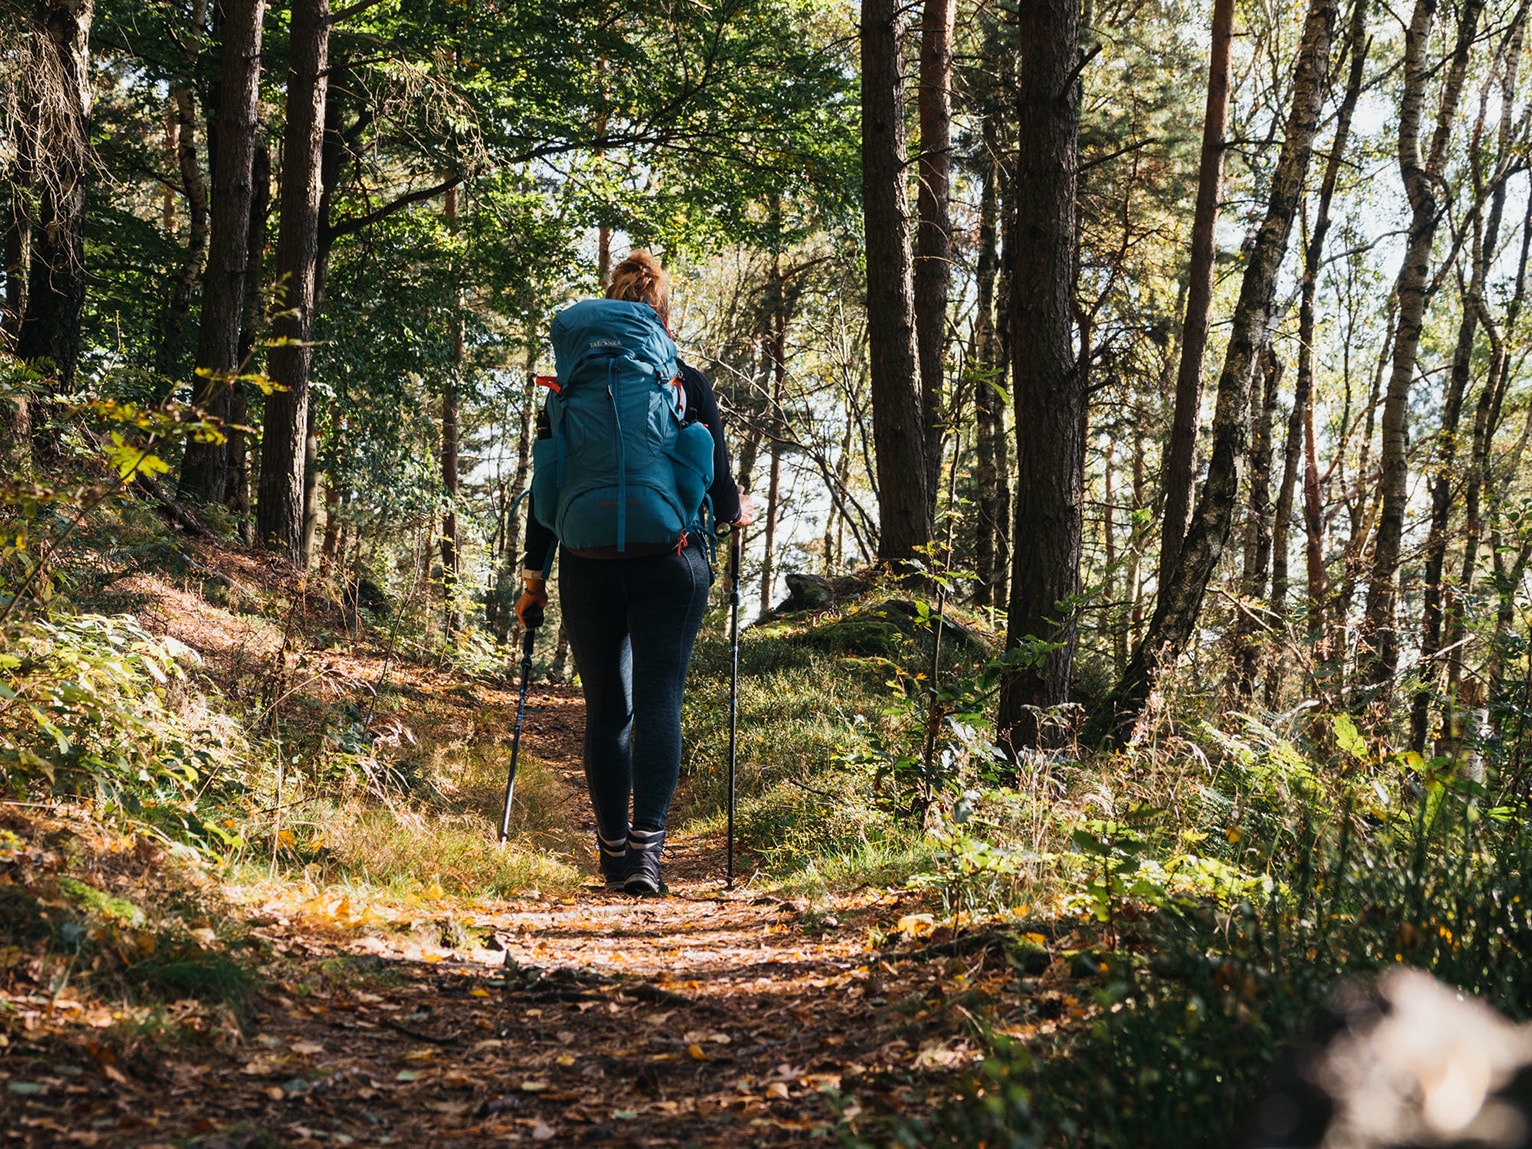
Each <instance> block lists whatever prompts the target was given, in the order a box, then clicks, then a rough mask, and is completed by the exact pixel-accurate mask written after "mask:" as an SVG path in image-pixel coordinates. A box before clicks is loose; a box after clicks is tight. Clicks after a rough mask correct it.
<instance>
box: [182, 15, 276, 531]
mask: <svg viewBox="0 0 1532 1149" xmlns="http://www.w3.org/2000/svg"><path fill="white" fill-rule="evenodd" d="M265 10H266V3H265V0H227V3H225V4H224V5H223V11H224V22H223V67H222V79H221V81H220V84H219V99H218V127H217V137H218V151H217V156H216V158H215V159H214V165H215V166H214V168H213V206H212V217H211V221H210V227H209V236H208V260H207V270H206V272H205V273H204V275H203V278H202V318H201V325H200V327H199V328H198V332H197V379H196V381H195V383H194V384H193V386H192V402H193V403H195V404H197V405H198V406H200V407H201V408H202V409H203V410H204V411H206V412H207V414H208V415H210V416H212V417H214V418H216V419H219V420H221V421H222V422H223V423H225V424H227V423H229V422H232V418H231V416H232V414H233V408H234V384H233V382H232V379H231V377H232V376H234V375H236V374H238V373H239V364H240V330H241V328H242V326H243V322H244V317H245V279H246V276H247V274H248V271H249V262H250V207H251V203H252V201H253V199H254V196H255V190H254V187H255V181H254V176H255V143H256V133H257V131H258V129H259V121H258V117H259V114H260V109H259V102H260V80H261V22H262V18H263V16H264V15H265ZM187 102H188V103H190V97H189V94H188V101H187ZM183 131H184V129H183ZM210 135H211V133H210ZM183 146H184V144H183ZM229 463H230V451H229V443H228V440H227V439H225V440H224V441H223V442H218V443H198V442H192V443H188V444H187V445H186V455H185V458H184V459H183V460H182V463H181V483H180V488H179V493H180V495H181V496H182V497H183V498H190V499H195V500H197V501H199V502H203V503H221V502H224V501H225V500H226V498H227V497H228V495H229V494H230V487H231V483H230V481H229V479H230V474H229V472H230V467H229Z"/></svg>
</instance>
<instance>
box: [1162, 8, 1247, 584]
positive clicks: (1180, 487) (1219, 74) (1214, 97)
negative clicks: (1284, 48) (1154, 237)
mask: <svg viewBox="0 0 1532 1149" xmlns="http://www.w3.org/2000/svg"><path fill="white" fill-rule="evenodd" d="M1233 38H1234V0H1214V3H1213V29H1212V50H1211V52H1210V53H1209V56H1208V98H1207V110H1206V111H1205V112H1204V113H1203V118H1202V159H1201V162H1200V165H1199V167H1198V171H1197V207H1196V212H1195V214H1194V215H1193V216H1192V250H1191V262H1190V265H1189V267H1188V269H1187V290H1186V318H1185V320H1184V322H1183V323H1182V325H1181V367H1180V370H1179V371H1178V372H1177V373H1176V404H1175V413H1174V415H1173V416H1172V417H1171V423H1170V449H1169V451H1168V453H1167V458H1166V463H1165V484H1164V486H1165V521H1164V526H1163V528H1162V533H1161V537H1160V586H1161V587H1164V586H1165V585H1166V584H1167V583H1168V582H1169V581H1170V572H1171V570H1172V568H1174V566H1175V564H1176V559H1177V557H1178V556H1179V555H1180V553H1181V544H1182V542H1183V541H1184V540H1185V538H1186V528H1187V524H1188V523H1189V521H1190V518H1191V513H1192V494H1193V487H1194V485H1195V483H1196V479H1197V424H1198V422H1199V418H1200V412H1201V409H1202V357H1203V354H1204V353H1205V352H1206V350H1207V341H1208V327H1209V326H1210V323H1211V320H1212V314H1213V256H1214V247H1215V245H1214V239H1215V233H1216V231H1217V228H1218V196H1219V192H1220V189H1221V188H1222V186H1223V154H1224V125H1225V123H1226V122H1227V120H1228V115H1229V45H1230V43H1231V42H1232V41H1233Z"/></svg>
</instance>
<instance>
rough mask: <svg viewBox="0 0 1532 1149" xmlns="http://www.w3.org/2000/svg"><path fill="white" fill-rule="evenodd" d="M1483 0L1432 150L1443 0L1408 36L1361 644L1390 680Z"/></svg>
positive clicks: (1452, 70) (1474, 6)
mask: <svg viewBox="0 0 1532 1149" xmlns="http://www.w3.org/2000/svg"><path fill="white" fill-rule="evenodd" d="M1483 7H1484V5H1483V2H1482V0H1466V2H1465V3H1464V5H1463V8H1462V11H1461V12H1460V13H1459V16H1458V34H1457V44H1456V46H1455V48H1454V51H1453V55H1452V59H1451V61H1450V64H1449V67H1448V69H1447V75H1446V79H1445V81H1444V82H1443V85H1442V97H1441V105H1440V108H1439V111H1438V112H1437V117H1436V130H1435V133H1434V135H1433V137H1432V140H1431V147H1430V151H1429V152H1428V153H1426V154H1425V155H1422V153H1421V144H1420V135H1421V114H1422V110H1423V107H1424V104H1425V96H1426V85H1427V82H1428V80H1429V77H1430V73H1431V67H1430V62H1429V61H1428V60H1427V58H1426V57H1427V51H1428V49H1429V41H1430V34H1431V25H1432V22H1433V20H1434V18H1435V15H1436V0H1416V4H1415V9H1414V12H1413V13H1412V14H1411V16H1410V23H1409V26H1408V27H1407V28H1406V29H1405V36H1404V95H1403V97H1402V98H1401V100H1400V105H1399V129H1398V130H1399V149H1398V156H1399V174H1400V178H1401V179H1402V180H1403V182H1404V190H1405V194H1406V195H1407V196H1408V197H1409V201H1410V231H1409V239H1408V241H1407V243H1406V246H1405V254H1404V263H1403V264H1402V265H1401V266H1400V268H1399V276H1398V279H1397V280H1396V282H1395V293H1396V294H1397V296H1398V299H1399V325H1398V327H1397V328H1396V329H1395V332H1394V344H1393V355H1392V363H1391V367H1390V371H1389V377H1388V389H1387V391H1386V392H1385V394H1384V399H1383V441H1382V445H1381V449H1380V453H1379V456H1378V462H1379V465H1380V467H1381V468H1382V478H1381V484H1380V492H1381V503H1380V506H1379V512H1378V533H1377V537H1376V539H1375V540H1374V542H1373V550H1372V571H1371V575H1370V577H1369V580H1368V585H1367V611H1366V615H1365V617H1364V619H1363V625H1362V633H1361V641H1360V644H1359V646H1358V651H1357V673H1358V676H1359V677H1360V678H1361V679H1362V681H1364V682H1367V683H1370V684H1372V685H1384V684H1388V683H1390V682H1391V681H1392V679H1393V677H1394V672H1395V671H1396V670H1397V669H1398V668H1399V630H1398V618H1397V604H1398V597H1399V557H1400V548H1401V545H1402V543H1403V539H1404V512H1405V505H1406V503H1407V502H1408V501H1409V477H1410V476H1409V460H1408V457H1407V450H1408V447H1409V406H1410V388H1411V385H1412V384H1413V383H1414V380H1415V355H1416V352H1417V351H1418V349H1419V347H1420V332H1421V328H1422V327H1423V326H1424V324H1425V314H1426V303H1427V298H1426V296H1427V288H1428V282H1429V279H1430V273H1431V245H1432V243H1433V242H1434V241H1435V239H1436V227H1437V223H1438V221H1439V220H1440V218H1441V205H1440V203H1439V201H1438V199H1437V192H1438V189H1439V188H1440V187H1441V175H1442V169H1443V166H1444V164H1445V162H1446V158H1447V143H1448V141H1449V140H1450V139H1451V135H1452V125H1453V121H1454V119H1455V118H1456V116H1457V105H1458V97H1459V96H1460V94H1461V93H1462V90H1463V76H1464V73H1465V71H1466V70H1467V66H1468V54H1469V49H1470V47H1471V46H1472V44H1473V38H1474V34H1475V32H1476V30H1477V28H1478V20H1479V14H1480V12H1481V11H1482V10H1483Z"/></svg>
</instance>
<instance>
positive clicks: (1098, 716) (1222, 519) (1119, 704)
mask: <svg viewBox="0 0 1532 1149" xmlns="http://www.w3.org/2000/svg"><path fill="white" fill-rule="evenodd" d="M1337 5H1338V0H1310V4H1309V10H1308V16H1307V18H1306V19H1305V21H1304V28H1303V39H1302V42H1301V43H1300V45H1299V49H1298V58H1297V62H1296V67H1295V69H1294V80H1293V102H1292V107H1291V109H1290V111H1289V114H1288V120H1287V131H1286V135H1285V138H1284V139H1283V141H1282V150H1281V153H1280V155H1279V156H1278V158H1277V167H1276V170H1275V172H1273V174H1272V183H1271V192H1270V197H1269V199H1268V201H1267V205H1266V215H1265V218H1264V219H1263V220H1262V222H1261V226H1260V230H1259V231H1257V233H1256V237H1255V243H1254V246H1253V247H1252V249H1251V252H1250V260H1249V263H1248V264H1246V267H1245V275H1244V279H1243V281H1242V282H1241V284H1240V293H1239V301H1238V303H1237V304H1236V305H1235V308H1234V318H1233V322H1232V324H1231V328H1230V332H1229V345H1228V349H1227V350H1226V351H1225V353H1224V362H1223V368H1222V370H1221V371H1220V372H1219V376H1218V398H1217V403H1216V406H1215V410H1214V415H1213V452H1212V456H1211V458H1210V460H1209V463H1208V477H1207V481H1206V483H1205V484H1204V485H1203V488H1202V493H1201V495H1200V497H1199V498H1198V500H1197V505H1196V507H1195V509H1194V510H1193V512H1192V520H1191V527H1190V529H1189V530H1188V532H1187V535H1186V539H1185V541H1184V543H1183V545H1182V548H1181V554H1180V556H1179V558H1178V560H1177V563H1176V565H1175V567H1174V568H1173V569H1172V571H1171V573H1170V578H1169V580H1168V581H1167V582H1166V583H1165V584H1164V585H1163V586H1161V588H1160V595H1159V600H1158V602H1157V603H1156V605H1155V610H1154V617H1153V618H1152V619H1151V620H1150V623H1149V629H1148V630H1147V631H1146V632H1145V633H1144V639H1143V641H1142V642H1141V643H1139V644H1138V646H1137V647H1136V648H1135V650H1134V652H1133V657H1132V659H1131V660H1130V661H1129V664H1128V671H1127V673H1126V674H1124V675H1123V677H1122V680H1121V681H1120V682H1119V683H1118V684H1117V686H1116V687H1115V688H1113V690H1112V692H1111V694H1109V695H1108V696H1107V698H1106V699H1105V700H1104V701H1103V703H1102V705H1101V707H1100V708H1099V709H1098V710H1097V711H1096V713H1095V714H1094V715H1093V716H1092V720H1091V724H1090V728H1089V730H1088V732H1087V736H1088V737H1090V738H1094V739H1104V738H1106V737H1109V736H1111V735H1117V736H1118V737H1121V736H1123V735H1125V734H1126V733H1127V732H1128V731H1130V730H1131V728H1132V727H1133V725H1134V724H1135V723H1136V722H1137V719H1138V716H1139V714H1140V712H1141V711H1142V709H1143V706H1144V703H1145V702H1146V701H1147V700H1148V698H1149V691H1150V688H1151V686H1152V684H1153V680H1154V678H1155V676H1156V675H1157V674H1158V673H1159V671H1160V669H1161V668H1162V667H1168V666H1170V665H1172V664H1173V663H1174V661H1175V659H1177V658H1178V657H1179V656H1180V654H1181V652H1182V651H1183V650H1184V649H1185V648H1186V644H1187V642H1188V640H1189V639H1190V638H1191V635H1192V631H1193V629H1194V628H1195V626H1196V622H1197V617H1198V615H1199V614H1200V613H1201V611H1202V599H1203V596H1204V595H1205V594H1206V593H1207V587H1208V582H1209V580H1210V579H1211V578H1212V575H1213V570H1214V568H1215V567H1216V566H1217V565H1218V560H1219V559H1220V558H1221V557H1222V556H1223V549H1224V544H1225V543H1226V541H1227V540H1228V536H1229V525H1230V523H1231V521H1232V519H1233V515H1234V504H1235V500H1236V497H1237V495H1238V493H1239V464H1240V457H1241V456H1242V455H1243V454H1244V447H1245V444H1244V429H1245V404H1246V402H1247V400H1248V398H1249V390H1250V381H1251V373H1252V371H1253V369H1254V367H1255V364H1256V362H1257V361H1258V359H1259V357H1260V354H1261V351H1262V350H1263V349H1264V347H1265V346H1266V342H1267V340H1268V339H1269V338H1270V326H1269V325H1270V320H1271V312H1272V302H1273V299H1274V297H1275V293H1276V285H1277V273H1278V271H1279V270H1280V268H1281V265H1282V260H1283V257H1284V256H1285V255H1286V253H1287V241H1288V236H1289V234H1290V233H1291V230H1292V222H1293V215H1294V214H1295V212H1296V211H1297V208H1298V201H1299V199H1300V198H1301V197H1302V195H1303V182H1304V178H1305V177H1306V175H1307V173H1308V167H1309V158H1310V155H1311V154H1312V151H1313V147H1314V133H1315V130H1316V128H1317V125H1318V122H1319V111H1320V107H1321V105H1322V104H1323V102H1324V86H1325V85H1324V80H1325V76H1326V75H1327V74H1328V72H1329V67H1330V47H1331V41H1332V39H1333V35H1334V29H1335V18H1336V8H1337Z"/></svg>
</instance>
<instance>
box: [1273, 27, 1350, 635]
mask: <svg viewBox="0 0 1532 1149" xmlns="http://www.w3.org/2000/svg"><path fill="white" fill-rule="evenodd" d="M1346 43H1347V48H1348V51H1349V52H1350V54H1351V66H1350V69H1349V70H1348V72H1347V75H1346V90H1345V94H1344V95H1343V96H1342V97H1341V103H1340V108H1339V109H1338V110H1337V112H1336V117H1335V136H1334V138H1333V139H1332V140H1331V142H1330V155H1329V158H1328V159H1327V160H1326V161H1325V172H1324V176H1323V177H1322V179H1321V180H1320V185H1319V201H1318V203H1317V205H1316V207H1315V211H1314V224H1313V228H1312V229H1311V230H1310V232H1309V241H1308V244H1307V245H1306V246H1305V247H1304V250H1303V280H1302V283H1301V284H1300V286H1299V302H1298V377H1297V381H1296V383H1295V384H1294V387H1293V409H1292V413H1291V415H1290V417H1289V419H1288V423H1287V441H1286V443H1285V444H1284V450H1283V468H1282V490H1281V493H1280V494H1279V495H1278V498H1277V513H1276V518H1275V520H1274V523H1273V528H1272V556H1273V566H1272V577H1271V609H1272V613H1273V614H1275V615H1277V616H1278V617H1282V616H1285V615H1286V613H1287V592H1288V565H1287V563H1288V550H1289V548H1288V531H1289V530H1290V529H1291V526H1292V517H1293V496H1294V490H1295V488H1296V486H1297V471H1298V467H1299V464H1300V461H1301V462H1302V464H1303V475H1304V481H1303V499H1304V511H1303V515H1304V540H1305V541H1304V555H1305V564H1306V571H1307V575H1308V583H1309V605H1308V634H1309V637H1310V638H1311V639H1317V638H1318V637H1319V636H1320V635H1321V634H1323V632H1324V626H1323V612H1324V599H1325V585H1324V584H1325V571H1324V534H1323V532H1324V525H1323V520H1322V518H1321V515H1320V510H1321V508H1320V499H1319V471H1318V449H1317V444H1316V443H1315V441H1314V434H1313V431H1314V329H1315V323H1316V312H1315V306H1314V299H1315V295H1316V293H1317V291H1318V287H1319V269H1320V267H1321V266H1322V261H1323V258H1324V249H1325V240H1326V238H1327V237H1328V236H1329V233H1330V206H1331V204H1332V202H1333V201H1334V198H1335V184H1336V181H1337V179H1338V178H1339V177H1340V169H1341V161H1342V158H1343V157H1344V156H1345V153H1346V142H1347V140H1348V139H1349V138H1350V135H1351V117H1352V115H1353V114H1354V113H1355V111H1356V104H1357V100H1358V98H1359V97H1360V96H1361V92H1362V77H1363V74H1364V72H1365V68H1366V63H1367V0H1355V3H1353V4H1352V6H1351V22H1350V31H1349V32H1348V33H1347V36H1346Z"/></svg>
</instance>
